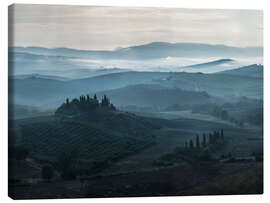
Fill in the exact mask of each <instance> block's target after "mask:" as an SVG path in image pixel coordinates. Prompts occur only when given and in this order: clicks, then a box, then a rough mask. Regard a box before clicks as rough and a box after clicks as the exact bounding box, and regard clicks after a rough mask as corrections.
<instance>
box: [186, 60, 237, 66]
mask: <svg viewBox="0 0 270 203" xmlns="http://www.w3.org/2000/svg"><path fill="white" fill-rule="evenodd" d="M234 62H235V61H234V60H233V59H219V60H215V61H210V62H206V63H200V64H194V65H190V66H184V68H209V67H213V66H219V65H226V64H232V63H234Z"/></svg>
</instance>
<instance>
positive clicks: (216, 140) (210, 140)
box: [185, 129, 224, 149]
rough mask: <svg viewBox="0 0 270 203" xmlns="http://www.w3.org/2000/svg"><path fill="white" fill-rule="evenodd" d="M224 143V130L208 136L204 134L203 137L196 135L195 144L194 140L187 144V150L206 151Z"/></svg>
mask: <svg viewBox="0 0 270 203" xmlns="http://www.w3.org/2000/svg"><path fill="white" fill-rule="evenodd" d="M223 142H224V133H223V129H221V130H220V131H214V132H212V133H209V135H208V136H207V135H206V134H205V133H203V134H202V135H201V136H199V135H196V139H195V144H194V142H193V140H192V139H190V140H189V141H186V142H185V148H186V149H194V148H196V149H204V148H206V147H211V146H216V145H219V144H222V143H223Z"/></svg>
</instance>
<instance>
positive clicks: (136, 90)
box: [97, 84, 215, 110]
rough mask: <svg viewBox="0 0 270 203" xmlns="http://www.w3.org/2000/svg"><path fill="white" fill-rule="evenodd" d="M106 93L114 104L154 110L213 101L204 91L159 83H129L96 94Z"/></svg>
mask: <svg viewBox="0 0 270 203" xmlns="http://www.w3.org/2000/svg"><path fill="white" fill-rule="evenodd" d="M104 94H105V95H108V96H109V97H110V98H111V99H112V101H113V102H114V104H115V105H117V106H126V105H127V104H128V105H135V106H137V107H148V108H153V109H156V110H158V109H159V110H160V109H164V108H166V107H168V106H170V105H173V104H180V105H192V104H198V103H201V104H202V103H211V102H214V101H215V98H214V97H210V96H209V95H208V94H207V93H206V92H194V91H186V90H182V89H180V88H164V87H162V86H160V85H145V84H139V85H131V86H126V87H124V88H119V89H114V90H108V91H103V92H98V93H97V95H98V96H99V97H101V96H102V95H104Z"/></svg>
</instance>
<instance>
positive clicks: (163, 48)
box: [9, 42, 263, 60]
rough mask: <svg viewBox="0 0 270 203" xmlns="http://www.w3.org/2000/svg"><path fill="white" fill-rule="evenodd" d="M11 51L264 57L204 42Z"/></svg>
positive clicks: (90, 56) (258, 49)
mask: <svg viewBox="0 0 270 203" xmlns="http://www.w3.org/2000/svg"><path fill="white" fill-rule="evenodd" d="M9 52H25V53H32V54H42V55H54V56H69V57H70V56H72V57H81V58H88V59H129V60H141V59H145V60H147V59H157V58H167V57H229V58H230V57H237V56H238V57H240V56H241V57H255V56H263V47H245V48H240V47H232V46H226V45H210V44H201V43H168V42H152V43H149V44H144V45H137V46H130V47H126V48H118V49H116V50H112V51H111V50H110V51H106V50H78V49H71V48H44V47H9Z"/></svg>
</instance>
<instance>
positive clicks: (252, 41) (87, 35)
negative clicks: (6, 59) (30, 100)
mask: <svg viewBox="0 0 270 203" xmlns="http://www.w3.org/2000/svg"><path fill="white" fill-rule="evenodd" d="M9 20H10V27H9V30H10V31H13V36H12V35H10V39H11V40H10V42H9V45H10V46H11V45H14V46H44V47H69V48H76V49H90V50H91V49H92V50H94V49H115V48H118V47H127V46H131V45H139V44H146V43H150V42H154V41H163V42H172V43H173V42H199V43H209V44H225V45H231V46H240V47H246V46H263V13H262V11H258V10H210V9H209V10H208V9H174V8H173V9H171V8H139V7H96V6H93V7H91V6H55V5H50V6H49V5H31V4H28V5H27V4H24V5H22V4H16V5H15V6H12V7H10V8H9ZM10 34H11V33H10ZM11 41H12V42H13V44H12V43H11Z"/></svg>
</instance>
